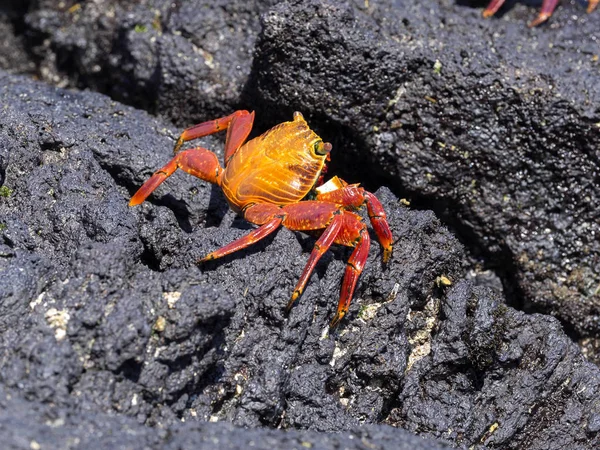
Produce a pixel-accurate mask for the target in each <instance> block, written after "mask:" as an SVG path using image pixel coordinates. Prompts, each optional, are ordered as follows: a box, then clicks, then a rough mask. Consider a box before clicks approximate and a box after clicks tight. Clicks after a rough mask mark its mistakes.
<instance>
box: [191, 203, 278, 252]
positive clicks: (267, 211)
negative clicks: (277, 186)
mask: <svg viewBox="0 0 600 450" xmlns="http://www.w3.org/2000/svg"><path fill="white" fill-rule="evenodd" d="M244 218H245V219H246V220H247V221H249V222H252V223H255V224H257V225H261V226H260V227H258V228H256V229H255V230H252V231H251V232H250V233H248V234H247V235H246V236H243V237H241V238H239V239H236V240H235V241H233V242H231V243H230V244H227V245H226V246H225V247H221V248H220V249H218V250H215V251H214V252H212V253H209V254H208V255H206V256H205V257H204V258H202V259H200V260H199V261H198V263H203V262H206V261H210V260H213V259H217V258H221V257H223V256H225V255H229V254H230V253H233V252H237V251H238V250H242V249H243V248H246V247H249V246H251V245H252V244H254V243H255V242H258V241H260V240H261V239H264V238H265V237H267V236H268V235H269V234H271V233H272V232H273V231H275V230H276V229H277V228H279V226H280V225H281V222H282V221H283V218H284V215H283V214H282V211H281V208H280V207H279V206H276V205H272V204H268V203H259V204H256V205H252V206H250V207H249V208H248V209H247V210H246V211H245V212H244Z"/></svg>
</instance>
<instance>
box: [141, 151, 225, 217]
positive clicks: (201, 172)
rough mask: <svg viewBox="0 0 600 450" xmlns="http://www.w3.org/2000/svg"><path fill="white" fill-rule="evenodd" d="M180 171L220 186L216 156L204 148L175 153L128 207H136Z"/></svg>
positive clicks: (147, 181) (220, 170) (218, 165)
mask: <svg viewBox="0 0 600 450" xmlns="http://www.w3.org/2000/svg"><path fill="white" fill-rule="evenodd" d="M177 169H181V170H183V171H185V172H187V173H189V174H191V175H194V176H196V177H198V178H200V179H202V180H205V181H208V182H210V183H214V184H220V180H221V174H222V173H223V168H222V167H221V165H220V164H219V161H218V160H217V156H216V155H215V154H214V153H213V152H211V151H209V150H206V149H205V148H202V147H196V148H192V149H189V150H185V151H183V152H179V153H177V155H175V157H174V158H173V159H172V160H171V161H169V162H168V163H167V164H166V165H165V166H164V167H162V168H160V169H158V170H157V171H156V172H154V174H153V175H152V176H151V177H150V178H149V179H148V180H146V182H145V183H144V184H143V185H142V187H140V188H139V189H138V191H137V192H136V193H135V194H134V195H133V197H131V200H129V206H136V205H139V204H140V203H142V202H143V201H144V200H146V198H147V197H148V196H149V195H150V194H151V193H152V192H153V191H154V190H155V189H156V188H157V187H158V186H159V185H160V184H161V183H162V182H163V181H165V180H166V179H167V178H169V177H170V176H171V175H173V173H174V172H175V171H176V170H177Z"/></svg>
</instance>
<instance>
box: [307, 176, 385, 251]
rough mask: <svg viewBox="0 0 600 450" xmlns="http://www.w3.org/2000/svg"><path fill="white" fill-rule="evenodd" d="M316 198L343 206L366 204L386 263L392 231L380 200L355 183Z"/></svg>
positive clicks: (354, 206)
mask: <svg viewBox="0 0 600 450" xmlns="http://www.w3.org/2000/svg"><path fill="white" fill-rule="evenodd" d="M317 200H322V201H325V202H330V203H335V204H337V205H342V206H344V207H347V208H348V207H350V208H354V209H356V208H359V207H361V206H362V205H364V204H365V203H366V204H367V212H368V213H369V219H370V221H371V225H372V226H373V230H374V231H375V234H376V235H377V239H378V240H379V242H380V244H381V246H382V247H383V262H384V263H387V262H388V261H389V259H390V256H391V255H392V231H391V230H390V227H389V225H388V223H387V217H386V215H385V211H384V209H383V206H382V205H381V202H380V201H379V200H378V199H377V197H375V195H373V194H372V193H370V192H368V191H365V190H364V189H363V188H361V187H359V186H358V185H357V184H351V185H347V186H344V187H343V188H341V189H337V190H335V191H331V192H326V193H323V194H318V195H317Z"/></svg>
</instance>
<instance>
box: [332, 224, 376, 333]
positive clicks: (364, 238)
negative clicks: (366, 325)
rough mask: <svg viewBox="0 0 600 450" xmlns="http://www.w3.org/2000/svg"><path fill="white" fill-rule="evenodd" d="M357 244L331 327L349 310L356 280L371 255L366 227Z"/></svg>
mask: <svg viewBox="0 0 600 450" xmlns="http://www.w3.org/2000/svg"><path fill="white" fill-rule="evenodd" d="M363 227H364V225H363ZM355 245H356V248H355V249H354V251H353V252H352V255H350V259H348V263H347V265H346V272H345V273H344V281H342V291H341V293H340V301H339V302H338V307H337V312H336V313H335V316H334V317H333V320H332V321H331V323H330V324H329V328H330V329H333V328H335V327H337V325H338V324H339V323H340V320H342V319H343V318H344V316H345V315H346V313H347V312H348V308H349V307H350V302H351V301H352V295H353V294H354V288H355V287H356V282H357V281H358V277H359V275H360V274H361V272H362V270H363V268H364V266H365V262H366V261H367V256H369V247H370V245H371V239H370V238H369V233H368V231H367V229H366V228H363V229H362V230H360V235H359V237H358V239H357V242H356V244H355Z"/></svg>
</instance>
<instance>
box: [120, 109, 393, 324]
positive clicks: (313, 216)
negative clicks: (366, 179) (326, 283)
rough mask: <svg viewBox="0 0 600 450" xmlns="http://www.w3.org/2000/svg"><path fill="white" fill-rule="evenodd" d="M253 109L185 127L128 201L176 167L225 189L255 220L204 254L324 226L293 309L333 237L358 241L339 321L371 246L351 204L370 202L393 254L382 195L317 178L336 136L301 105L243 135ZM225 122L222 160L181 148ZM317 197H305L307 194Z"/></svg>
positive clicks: (205, 152) (374, 221)
mask: <svg viewBox="0 0 600 450" xmlns="http://www.w3.org/2000/svg"><path fill="white" fill-rule="evenodd" d="M253 122H254V112H252V113H249V112H248V111H236V112H234V113H233V114H231V115H229V116H226V117H222V118H220V119H216V120H211V121H208V122H204V123H201V124H199V125H195V126H193V127H191V128H188V129H186V130H185V131H184V132H183V133H182V134H181V136H180V137H179V139H178V140H177V143H176V144H175V148H174V150H173V151H174V153H175V157H174V158H173V159H172V160H171V161H169V162H168V163H167V165H165V166H164V167H163V168H161V169H159V170H158V171H156V172H155V173H154V174H153V175H152V176H151V177H150V178H149V179H148V181H146V182H145V183H144V184H143V185H142V187H141V188H140V189H139V190H138V191H137V192H136V193H135V194H134V196H133V197H132V198H131V200H130V201H129V205H130V206H135V205H139V204H140V203H142V202H143V201H144V200H145V199H146V198H147V197H148V196H149V195H150V194H151V193H152V191H154V190H155V189H156V188H157V187H158V186H159V185H160V184H161V183H162V182H163V181H165V180H166V179H167V178H168V177H169V176H171V175H172V174H173V173H174V172H175V171H176V170H177V169H178V168H179V169H182V170H183V171H185V172H187V173H189V174H191V175H194V176H196V177H198V178H201V179H202V180H205V181H208V182H210V183H214V184H216V185H218V186H220V187H221V189H223V193H224V194H225V197H226V198H227V201H228V203H229V205H230V206H231V208H232V209H233V210H234V211H236V212H237V213H240V214H242V215H243V216H244V218H245V219H246V220H247V221H249V222H252V223H254V224H256V225H259V227H258V228H256V229H254V230H252V231H251V232H250V233H249V234H248V235H246V236H244V237H242V238H240V239H238V240H236V241H234V242H232V243H230V244H228V245H226V246H225V247H223V248H221V249H219V250H216V251H214V252H212V253H210V254H208V255H207V256H206V257H204V258H202V259H201V260H200V261H199V262H204V261H208V260H212V259H216V258H220V257H222V256H225V255H228V254H229V253H232V252H235V251H237V250H240V249H243V248H245V247H248V246H249V245H251V244H253V243H255V242H257V241H259V240H260V239H263V238H264V237H266V236H267V235H269V234H270V233H272V232H273V231H275V230H276V229H277V228H278V227H279V226H280V225H283V226H284V227H286V228H288V229H290V230H294V231H308V232H320V237H319V238H318V239H317V242H316V243H315V247H314V249H313V251H312V253H311V254H310V257H309V258H308V262H307V264H306V266H305V268H304V270H303V271H302V274H301V275H300V280H298V283H297V284H296V288H295V289H294V293H293V294H292V298H291V300H290V301H289V303H288V306H287V309H288V310H289V309H290V308H291V307H292V306H293V305H294V303H295V302H296V300H297V299H298V297H300V295H301V294H302V292H303V291H304V288H305V286H306V283H307V282H308V279H309V278H310V275H311V273H312V272H313V270H314V268H315V266H316V264H317V262H318V261H319V259H320V258H321V256H322V255H323V253H325V252H326V251H327V249H328V248H329V247H330V246H331V245H332V244H334V243H335V244H340V245H346V246H348V247H354V251H353V252H352V254H351V255H350V258H349V260H348V263H347V266H346V271H345V274H344V280H343V282H342V289H341V294H340V299H339V303H338V307H337V312H336V314H335V316H334V318H333V320H332V321H331V323H330V325H329V326H330V328H333V327H335V326H336V325H337V324H338V323H339V321H340V320H341V319H342V318H343V317H344V315H345V314H346V312H347V311H348V307H349V306H350V301H351V300H352V295H353V293H354V288H355V287H356V282H357V280H358V277H359V275H360V273H361V272H362V270H363V267H364V265H365V262H366V260H367V256H368V254H369V247H370V238H369V233H368V231H367V227H366V225H365V224H364V223H363V221H362V218H361V217H360V216H359V215H358V214H356V213H355V212H353V211H354V210H356V209H358V208H359V207H361V206H363V205H365V204H366V206H367V212H368V215H369V219H370V221H371V225H372V226H373V229H374V231H375V234H376V235H377V238H378V240H379V242H380V243H381V246H382V247H383V261H384V263H387V261H388V260H389V258H390V256H391V254H392V232H391V231H390V227H389V225H388V223H387V220H386V215H385V211H384V210H383V207H382V206H381V203H380V202H379V200H378V199H377V198H376V197H375V196H374V195H373V194H372V193H370V192H367V191H365V190H364V189H363V188H361V187H359V185H358V184H351V185H348V184H347V183H346V182H344V181H343V180H341V179H339V178H337V177H334V178H333V179H331V180H330V181H329V182H327V183H325V184H323V185H321V186H317V185H318V184H319V182H320V176H321V172H322V170H323V167H324V166H325V162H326V161H327V160H328V159H329V152H330V151H331V144H330V143H328V142H323V140H322V139H321V138H320V137H319V136H317V134H316V133H315V132H314V131H312V130H311V129H310V128H309V126H308V124H307V123H306V121H305V120H304V117H303V116H302V114H300V113H299V112H295V113H294V119H293V121H291V122H284V123H281V124H279V125H277V126H275V127H273V128H271V129H270V130H269V131H267V132H266V133H264V134H263V135H261V136H259V137H257V138H255V139H252V140H250V141H248V142H246V143H244V141H246V138H247V137H248V135H249V134H250V130H251V129H252V123H253ZM222 130H227V137H226V141H225V158H224V160H225V168H224V169H223V168H222V167H221V165H220V164H219V162H218V160H217V156H216V155H215V154H214V153H213V152H211V151H209V150H207V149H205V148H202V147H196V148H192V149H189V150H185V151H181V152H180V151H179V150H180V148H181V146H182V145H183V143H184V142H186V141H189V140H192V139H196V138H199V137H202V136H207V135H209V134H212V133H216V132H218V131H222ZM311 193H313V194H314V200H305V198H306V196H307V195H308V194H311Z"/></svg>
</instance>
